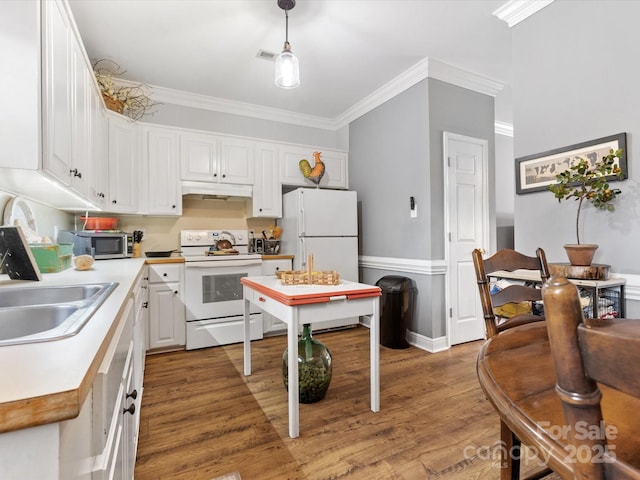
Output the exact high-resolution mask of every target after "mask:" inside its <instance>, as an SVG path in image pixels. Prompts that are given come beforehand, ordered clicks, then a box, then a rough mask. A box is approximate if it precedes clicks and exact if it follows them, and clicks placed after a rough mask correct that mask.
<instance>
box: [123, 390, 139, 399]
mask: <svg viewBox="0 0 640 480" xmlns="http://www.w3.org/2000/svg"><path fill="white" fill-rule="evenodd" d="M125 398H133V399H134V400H135V399H136V398H138V390H134V391H133V392H131V393H127V394H126V395H125Z"/></svg>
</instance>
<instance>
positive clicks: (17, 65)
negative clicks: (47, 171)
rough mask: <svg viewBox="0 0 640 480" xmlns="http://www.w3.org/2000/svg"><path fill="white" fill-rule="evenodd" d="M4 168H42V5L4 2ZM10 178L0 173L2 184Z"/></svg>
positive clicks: (0, 70)
mask: <svg viewBox="0 0 640 480" xmlns="http://www.w3.org/2000/svg"><path fill="white" fill-rule="evenodd" d="M0 32H2V34H1V40H0V58H1V59H2V61H1V62H0V91H2V92H5V96H4V97H3V99H2V113H1V114H0V168H20V169H32V170H33V169H38V168H40V167H41V165H40V94H39V93H40V85H41V82H40V43H41V42H40V5H39V4H38V3H36V2H23V1H11V2H8V1H0ZM6 177H7V175H3V174H2V173H0V181H1V180H6Z"/></svg>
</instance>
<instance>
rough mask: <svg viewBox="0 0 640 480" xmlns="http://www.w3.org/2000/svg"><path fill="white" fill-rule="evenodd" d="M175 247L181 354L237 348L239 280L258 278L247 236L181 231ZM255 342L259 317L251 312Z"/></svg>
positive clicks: (259, 335) (257, 259) (257, 264)
mask: <svg viewBox="0 0 640 480" xmlns="http://www.w3.org/2000/svg"><path fill="white" fill-rule="evenodd" d="M225 240H226V241H228V243H227V242H225ZM219 242H220V243H219ZM220 245H222V246H224V248H218V246H220ZM229 245H230V247H229ZM180 246H181V249H182V256H183V257H184V259H185V288H184V292H185V294H184V303H185V306H186V319H187V338H186V349H187V350H193V349H196V348H205V347H214V346H218V345H227V344H230V343H238V342H242V341H243V338H244V337H243V312H244V301H243V296H242V284H241V283H240V279H241V278H242V277H247V276H260V275H261V273H262V256H261V255H257V254H251V253H249V233H248V231H247V230H182V231H181V232H180ZM260 338H262V314H261V313H260V310H259V309H258V308H253V307H252V310H251V339H252V340H256V339H260Z"/></svg>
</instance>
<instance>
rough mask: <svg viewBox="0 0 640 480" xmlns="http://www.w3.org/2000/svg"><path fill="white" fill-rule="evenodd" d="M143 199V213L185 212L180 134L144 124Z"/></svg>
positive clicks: (169, 213) (165, 213)
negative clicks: (181, 181)
mask: <svg viewBox="0 0 640 480" xmlns="http://www.w3.org/2000/svg"><path fill="white" fill-rule="evenodd" d="M142 139H143V140H142V147H143V154H142V157H143V158H144V165H143V166H144V173H143V174H142V177H141V178H142V180H143V182H144V188H143V189H142V193H143V196H144V198H143V202H142V208H141V212H140V213H145V214H149V215H182V192H181V191H180V177H179V171H180V167H179V159H178V134H177V133H176V132H175V131H173V130H171V129H165V128H155V127H143V128H142Z"/></svg>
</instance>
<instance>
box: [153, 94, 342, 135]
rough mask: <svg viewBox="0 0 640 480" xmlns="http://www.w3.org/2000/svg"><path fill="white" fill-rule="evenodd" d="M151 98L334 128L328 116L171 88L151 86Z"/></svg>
mask: <svg viewBox="0 0 640 480" xmlns="http://www.w3.org/2000/svg"><path fill="white" fill-rule="evenodd" d="M151 88H152V89H153V92H152V94H151V95H152V97H153V100H155V101H157V102H160V103H171V104H173V105H180V106H183V107H190V108H200V109H203V110H212V111H214V112H221V113H229V114H232V115H243V116H246V117H253V118H260V119H262V120H270V121H275V122H282V123H291V124H294V125H302V126H305V127H313V128H320V129H324V130H335V122H334V121H333V120H332V119H330V118H325V117H319V116H314V115H306V114H303V113H296V112H290V111H288V110H279V109H277V108H269V107H262V106H260V105H253V104H250V103H243V102H236V101H233V100H226V99H224V98H217V97H210V96H207V95H200V94H197V93H190V92H185V91H182V90H173V89H171V88H165V87H158V86H151Z"/></svg>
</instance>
